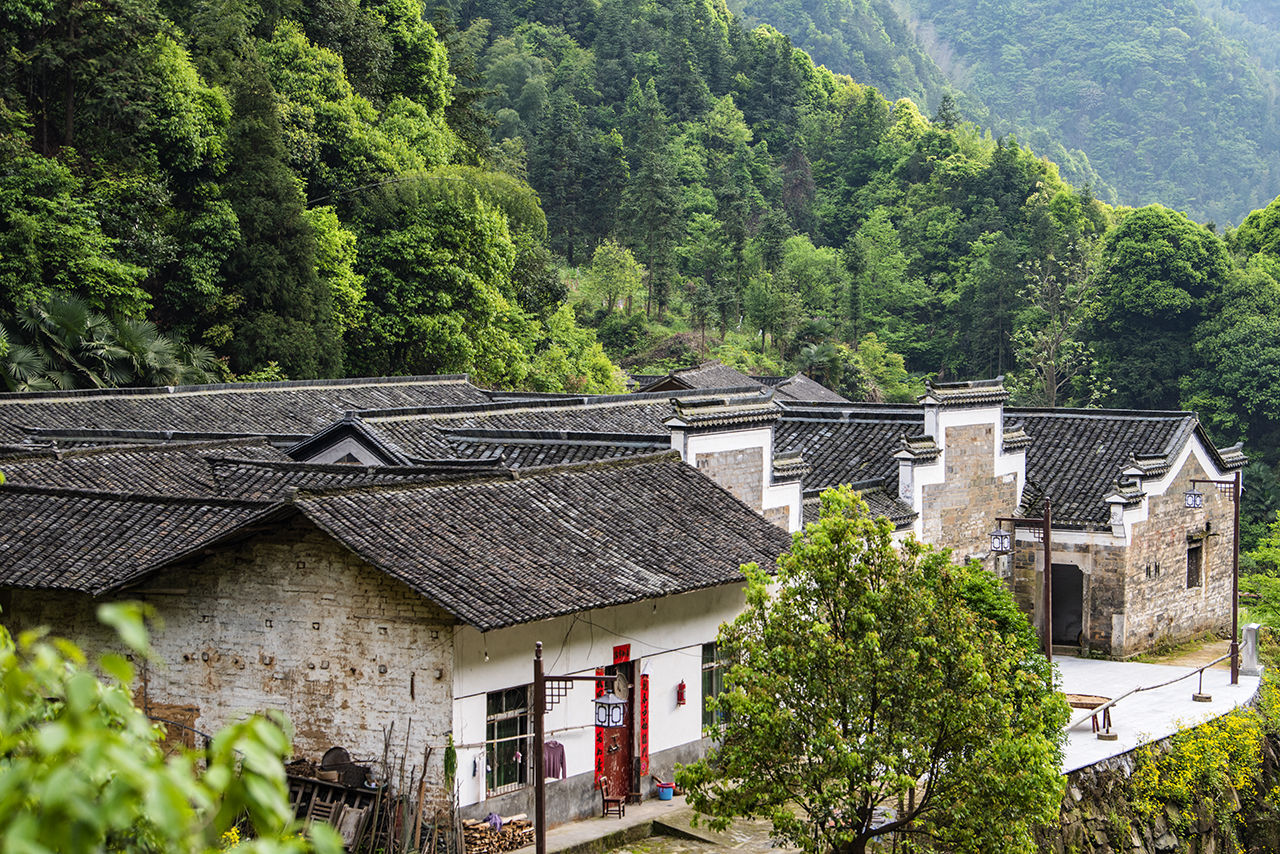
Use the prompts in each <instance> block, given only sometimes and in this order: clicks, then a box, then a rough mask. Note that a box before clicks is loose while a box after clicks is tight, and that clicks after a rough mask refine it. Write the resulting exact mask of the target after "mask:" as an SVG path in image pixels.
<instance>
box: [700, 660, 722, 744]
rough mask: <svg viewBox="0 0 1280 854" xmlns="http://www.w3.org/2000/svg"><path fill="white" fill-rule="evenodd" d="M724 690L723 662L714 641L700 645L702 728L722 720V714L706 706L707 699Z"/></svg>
mask: <svg viewBox="0 0 1280 854" xmlns="http://www.w3.org/2000/svg"><path fill="white" fill-rule="evenodd" d="M723 691H724V662H722V661H721V660H720V654H719V651H718V650H717V649H716V645H715V643H714V642H712V643H704V644H703V645H702V728H703V729H707V728H708V727H713V726H715V725H716V724H718V723H720V722H721V721H723V720H724V715H723V713H721V712H717V711H716V710H714V709H711V708H708V707H707V701H708V700H710V699H711V698H712V697H715V696H718V695H719V694H721V693H723Z"/></svg>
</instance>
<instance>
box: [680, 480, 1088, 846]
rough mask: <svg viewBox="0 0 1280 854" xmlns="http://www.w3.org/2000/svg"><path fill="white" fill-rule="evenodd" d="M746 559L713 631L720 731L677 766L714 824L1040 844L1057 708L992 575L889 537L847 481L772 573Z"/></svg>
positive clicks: (1054, 809)
mask: <svg viewBox="0 0 1280 854" xmlns="http://www.w3.org/2000/svg"><path fill="white" fill-rule="evenodd" d="M744 571H745V572H746V573H747V577H748V589H747V607H746V610H745V611H744V612H743V613H742V614H741V615H740V616H739V617H738V618H737V619H735V620H734V621H733V622H732V623H729V624H726V625H724V626H722V627H721V630H720V635H719V639H718V641H717V652H718V653H719V654H720V655H721V656H722V658H723V659H724V660H725V661H726V662H727V663H728V672H727V674H726V680H725V683H726V690H725V693H723V694H721V695H720V696H719V697H716V698H713V699H711V701H710V704H711V706H712V707H713V708H714V709H716V710H717V711H719V712H721V713H722V715H723V717H722V718H721V722H720V723H719V724H718V725H717V726H716V727H714V728H713V731H712V733H711V734H712V735H713V736H714V737H715V738H716V739H717V741H718V742H719V746H718V747H715V748H713V750H712V751H711V752H710V754H709V755H708V756H707V757H706V758H705V759H703V760H701V761H699V762H696V763H694V764H692V765H689V766H686V767H685V768H683V769H681V770H680V771H679V772H677V781H678V782H679V784H680V785H681V786H683V787H684V788H685V789H687V790H688V792H689V802H690V803H691V804H692V805H693V807H694V808H695V809H696V810H698V812H700V813H702V814H705V815H708V816H710V817H711V825H712V827H715V828H724V827H726V826H727V825H728V823H729V821H730V819H732V818H733V817H734V816H739V815H745V816H753V817H763V818H768V819H770V820H771V821H772V823H773V828H774V835H775V837H776V838H778V839H779V840H780V841H782V842H784V843H786V844H788V845H794V846H796V847H798V848H800V849H801V850H803V851H806V852H811V854H827V852H837V854H862V852H864V851H866V850H867V848H868V844H869V843H870V842H871V841H872V840H874V839H876V838H877V837H881V836H887V835H890V834H895V833H896V834H898V835H900V836H901V837H903V838H906V839H913V838H918V839H922V840H930V841H931V842H932V843H933V844H936V845H938V846H940V847H942V848H943V849H946V850H958V851H985V852H1030V851H1033V850H1034V844H1033V841H1032V837H1031V831H1032V829H1033V828H1034V827H1035V826H1036V825H1037V824H1040V823H1044V822H1050V821H1053V820H1054V819H1055V818H1056V817H1057V815H1058V810H1059V807H1060V806H1061V801H1062V796H1063V782H1062V778H1061V777H1060V776H1059V770H1058V769H1059V765H1060V762H1061V757H1062V741H1063V737H1064V735H1063V726H1064V725H1065V723H1066V720H1067V712H1068V709H1067V706H1066V703H1065V702H1064V701H1063V699H1062V698H1061V696H1060V695H1058V694H1057V693H1056V692H1055V690H1054V675H1053V669H1052V667H1051V666H1050V665H1049V664H1048V662H1047V661H1045V659H1044V658H1043V657H1042V656H1041V655H1040V654H1039V653H1038V652H1036V651H1035V648H1034V639H1033V638H1032V637H1031V634H1032V633H1031V632H1030V630H1029V628H1028V627H1027V626H1026V620H1025V618H1024V617H1022V616H1021V614H1020V613H1019V612H1018V611H1017V609H1016V607H1014V606H1013V605H1012V603H1011V602H1009V601H1008V600H1009V597H1008V594H1007V593H1005V592H1003V591H1002V590H1001V588H1000V587H999V582H998V581H996V580H995V579H994V578H991V577H989V576H987V575H985V574H984V570H982V569H981V568H980V567H979V566H977V565H976V564H971V565H969V566H967V567H958V566H953V565H951V564H950V563H949V561H948V554H947V553H946V552H941V551H934V550H933V549H931V548H929V547H926V546H923V545H921V544H920V543H919V542H918V541H916V540H915V539H914V538H908V540H907V541H906V542H905V543H903V544H902V545H901V546H900V547H899V546H896V545H895V544H894V542H893V525H892V523H890V522H889V521H888V520H887V519H885V518H883V517H881V518H880V519H872V518H870V516H869V515H868V512H867V507H866V504H865V503H863V502H862V501H861V499H859V498H858V497H857V495H856V494H855V493H853V492H852V490H850V489H849V488H848V487H842V488H841V489H839V490H829V491H828V492H826V493H824V494H823V496H822V509H821V515H820V518H819V520H818V521H817V522H816V523H813V524H810V525H809V526H808V527H807V528H806V530H805V531H804V532H803V533H797V534H796V535H795V538H794V541H793V543H792V547H791V550H790V551H789V552H788V553H786V554H784V555H782V556H781V557H780V558H779V561H778V574H777V577H776V578H771V577H770V576H769V575H768V574H767V573H765V572H764V571H762V570H761V569H760V568H759V567H757V566H755V565H754V564H753V565H748V566H746V567H744ZM975 588H976V590H975ZM1001 600H1002V601H1003V603H1004V604H1005V605H1006V606H1007V607H995V608H992V607H991V604H990V603H991V602H993V601H996V602H999V601H1001ZM894 805H896V806H897V809H896V810H895V811H894V812H893V813H892V815H891V817H889V818H887V819H886V818H885V817H883V815H882V814H881V812H880V810H881V808H883V807H886V806H894Z"/></svg>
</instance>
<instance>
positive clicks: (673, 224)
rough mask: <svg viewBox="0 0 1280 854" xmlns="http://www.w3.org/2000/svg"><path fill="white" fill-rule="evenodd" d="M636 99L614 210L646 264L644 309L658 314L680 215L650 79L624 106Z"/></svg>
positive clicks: (663, 122) (666, 136) (662, 117)
mask: <svg viewBox="0 0 1280 854" xmlns="http://www.w3.org/2000/svg"><path fill="white" fill-rule="evenodd" d="M636 98H638V99H639V104H638V105H637V106H636V107H635V112H636V113H637V114H638V115H637V116H636V118H635V120H636V122H637V125H638V127H637V128H636V130H635V132H634V136H635V139H636V143H635V152H634V153H633V154H632V156H631V158H630V160H631V163H632V169H631V178H630V180H629V181H627V185H626V189H625V190H624V191H623V194H622V204H621V206H620V210H619V213H620V214H621V215H622V219H623V222H624V223H625V224H626V231H627V236H628V242H629V243H630V245H631V247H632V249H633V250H634V251H635V253H636V254H637V255H638V256H639V257H640V259H641V260H642V261H643V262H644V263H645V265H646V266H647V269H648V285H649V290H648V297H647V298H646V300H645V314H651V313H653V312H654V311H656V312H657V314H658V316H659V317H661V316H662V313H663V312H664V311H665V309H666V306H667V302H668V300H669V297H670V291H671V282H672V279H673V277H674V276H675V263H676V254H675V249H676V246H677V244H679V242H680V240H681V238H682V237H683V236H684V235H683V231H684V216H683V211H682V210H681V195H680V185H679V182H678V180H677V174H676V166H675V156H674V151H673V150H672V145H671V139H670V133H669V131H668V129H667V116H666V113H665V112H664V111H663V109H662V104H661V103H660V102H659V101H658V94H657V91H656V89H655V88H654V83H653V80H652V79H650V80H649V83H648V85H647V86H645V88H644V90H643V92H642V93H640V92H638V87H637V88H633V90H632V96H631V98H629V99H628V105H629V106H630V105H631V100H633V99H636Z"/></svg>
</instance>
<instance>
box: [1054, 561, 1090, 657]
mask: <svg viewBox="0 0 1280 854" xmlns="http://www.w3.org/2000/svg"><path fill="white" fill-rule="evenodd" d="M1083 637H1084V573H1083V572H1081V571H1080V567H1078V566H1075V565H1074V564H1069V563H1055V564H1054V565H1053V642H1054V643H1055V644H1058V645H1061V646H1080V645H1081V640H1082V639H1083Z"/></svg>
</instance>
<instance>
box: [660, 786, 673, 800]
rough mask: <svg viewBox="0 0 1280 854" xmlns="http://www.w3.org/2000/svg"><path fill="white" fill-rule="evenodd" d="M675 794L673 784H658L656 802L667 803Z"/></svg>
mask: <svg viewBox="0 0 1280 854" xmlns="http://www.w3.org/2000/svg"><path fill="white" fill-rule="evenodd" d="M675 793H676V784H675V783H659V784H658V800H660V801H669V800H671V796H672V795H674V794H675Z"/></svg>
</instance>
